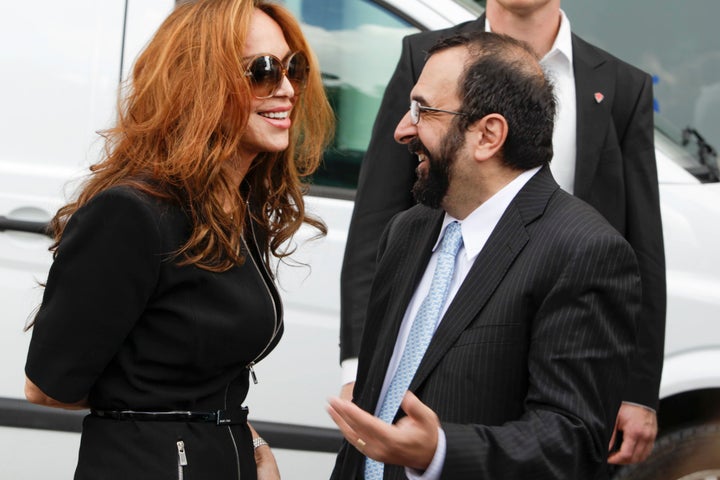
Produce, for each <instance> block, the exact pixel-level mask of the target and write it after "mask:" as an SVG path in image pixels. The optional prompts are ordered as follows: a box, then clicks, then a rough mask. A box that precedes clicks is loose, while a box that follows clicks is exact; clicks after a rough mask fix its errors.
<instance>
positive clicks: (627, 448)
mask: <svg viewBox="0 0 720 480" xmlns="http://www.w3.org/2000/svg"><path fill="white" fill-rule="evenodd" d="M618 431H621V432H622V435H623V436H622V444H621V445H620V449H619V450H618V451H617V452H615V453H613V454H611V455H610V456H609V457H608V463H613V464H616V465H629V464H632V463H639V462H642V461H643V460H645V459H646V458H647V457H648V456H649V455H650V452H652V449H653V445H654V444H655V436H656V435H657V431H658V424H657V414H656V413H655V412H654V411H653V410H651V409H649V408H645V407H642V406H640V405H633V404H632V403H625V402H623V404H622V405H621V406H620V411H619V412H618V416H617V421H616V422H615V429H614V430H613V434H612V438H611V439H610V449H612V447H613V445H614V443H615V438H616V436H617V432H618Z"/></svg>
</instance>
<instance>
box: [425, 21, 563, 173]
mask: <svg viewBox="0 0 720 480" xmlns="http://www.w3.org/2000/svg"><path fill="white" fill-rule="evenodd" d="M459 46H465V47H467V48H468V50H469V51H470V54H471V60H470V63H469V64H468V65H466V67H465V70H464V72H463V76H462V77H461V78H460V79H459V83H458V91H459V95H460V98H461V99H462V107H461V110H460V111H461V112H462V113H464V114H465V115H458V116H456V117H455V119H454V123H455V128H457V129H458V130H459V131H460V132H464V131H465V130H467V129H468V128H469V127H470V125H472V124H473V123H475V122H476V121H478V120H480V119H481V118H483V117H485V116H486V115H489V114H491V113H497V114H500V115H502V116H503V117H504V118H505V120H506V121H507V124H508V135H507V139H506V140H505V144H504V145H503V148H502V157H503V161H504V162H505V164H506V165H508V166H509V167H512V168H516V169H521V170H528V169H530V168H534V167H538V166H541V165H545V164H547V163H549V162H550V160H551V159H552V156H553V149H552V135H553V124H554V121H555V104H556V101H555V96H554V94H553V89H552V85H551V83H550V82H549V81H548V79H547V78H546V76H545V74H544V73H543V71H542V68H540V66H539V64H538V61H537V56H536V55H535V54H534V53H533V51H532V50H531V49H530V48H529V47H528V46H527V45H526V44H525V43H523V42H521V41H519V40H515V39H513V38H511V37H508V36H507V35H499V34H496V33H490V32H472V33H464V34H458V35H454V36H452V37H448V38H444V39H441V40H440V41H438V42H437V43H436V44H435V45H434V46H433V47H432V48H431V49H430V50H429V51H428V56H431V55H433V54H434V53H437V52H439V51H441V50H446V49H449V48H454V47H459Z"/></svg>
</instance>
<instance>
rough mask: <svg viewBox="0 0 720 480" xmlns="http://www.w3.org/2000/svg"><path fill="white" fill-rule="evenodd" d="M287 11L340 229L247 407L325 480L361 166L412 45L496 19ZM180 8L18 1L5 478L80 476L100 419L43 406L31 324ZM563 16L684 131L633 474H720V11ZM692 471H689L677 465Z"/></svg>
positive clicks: (675, 136)
mask: <svg viewBox="0 0 720 480" xmlns="http://www.w3.org/2000/svg"><path fill="white" fill-rule="evenodd" d="M284 3H285V4H286V5H288V6H289V7H290V8H291V9H292V10H293V12H294V13H295V14H296V15H297V17H298V18H300V19H301V21H302V23H303V25H304V28H305V32H306V34H307V36H308V38H309V39H310V41H311V43H312V44H313V47H314V49H315V51H316V53H317V55H318V57H319V58H320V63H321V67H322V68H323V78H324V79H325V82H326V87H327V91H328V94H329V96H330V98H331V101H332V103H333V106H334V107H335V109H336V112H337V115H338V118H339V123H338V129H337V134H336V137H335V143H334V145H333V148H331V149H329V150H328V152H327V155H326V162H325V168H324V169H323V170H322V171H321V172H319V173H318V174H317V175H316V176H315V179H314V186H313V188H312V190H311V193H310V195H309V196H308V199H307V201H308V207H309V209H310V210H312V211H313V212H314V213H316V214H317V215H319V216H320V217H322V218H323V219H324V220H325V222H326V223H327V225H328V227H329V234H328V236H327V237H326V238H324V239H322V240H319V241H311V242H305V241H304V238H302V235H299V236H298V237H299V238H297V239H296V242H298V244H300V249H299V252H298V253H299V257H300V258H299V260H301V261H302V262H304V263H306V264H308V265H310V267H291V268H285V267H283V268H282V271H281V273H280V285H281V287H282V288H283V289H284V290H283V291H284V302H285V307H286V315H285V322H286V333H285V336H284V338H283V340H282V342H281V343H280V345H279V347H278V348H277V349H276V350H275V351H274V352H273V353H272V355H270V356H269V357H268V358H267V359H265V360H263V362H261V363H260V364H259V365H258V366H257V367H256V372H257V375H258V378H259V384H258V385H254V386H253V387H252V388H251V392H250V397H249V398H248V401H247V404H248V405H249V406H250V408H251V420H252V421H253V424H254V425H255V427H256V428H257V429H258V430H259V431H260V432H261V433H262V434H263V436H264V437H265V438H266V439H268V441H269V442H270V443H271V444H272V445H273V446H274V447H275V451H276V455H277V457H278V461H279V464H280V469H281V472H282V474H283V478H284V479H286V480H307V479H313V480H314V479H322V478H327V477H328V476H329V474H330V471H331V469H332V465H333V462H334V452H335V451H336V449H337V447H338V445H339V441H340V440H339V439H340V435H339V433H338V432H337V430H336V429H335V428H334V426H333V424H332V422H331V420H330V419H329V417H328V416H327V414H326V413H325V399H326V398H327V397H328V396H329V395H334V394H336V393H337V392H338V391H339V380H340V377H339V367H338V358H339V352H338V347H337V345H338V338H339V334H338V331H339V279H340V266H341V262H342V254H343V250H344V245H345V238H346V233H347V229H348V224H349V221H350V214H351V212H352V206H353V203H352V200H353V196H354V189H355V186H356V181H357V172H358V169H359V164H360V160H361V159H362V155H363V153H364V150H365V147H366V145H367V142H368V140H369V136H370V129H371V127H372V123H373V119H374V117H375V114H376V112H377V108H378V106H379V102H380V98H381V96H382V94H383V90H384V88H385V84H386V82H387V80H388V79H389V77H390V75H391V73H392V71H393V69H394V67H395V64H396V62H397V58H398V55H399V50H400V45H401V41H400V40H401V38H402V37H403V36H405V35H407V34H410V33H414V32H417V31H420V30H426V29H438V28H444V27H447V26H450V25H452V24H455V23H458V22H461V21H465V20H469V19H473V18H475V17H476V16H477V15H478V14H479V13H480V12H481V10H482V9H481V8H480V7H479V6H478V5H477V3H476V2H473V1H470V0H286V1H285V2H284ZM660 3H662V4H663V5H662V6H659V4H660ZM676 3H677V4H676ZM173 4H174V1H173V0H103V1H102V2H98V1H96V0H61V1H58V0H35V1H33V2H7V5H4V6H3V11H2V14H1V15H0V44H1V45H2V48H1V49H0V65H2V75H0V478H2V479H12V480H35V479H40V478H57V479H70V478H72V474H73V471H74V466H75V463H76V459H77V450H78V445H79V431H80V419H81V418H82V415H83V413H82V412H69V411H63V410H54V409H46V408H41V407H36V406H33V405H30V404H28V403H27V402H26V401H25V400H24V395H23V383H24V373H23V366H24V364H25V355H26V352H27V345H28V341H29V336H30V335H29V333H23V326H24V325H25V322H26V320H27V319H28V318H30V317H32V314H33V311H34V309H35V308H36V307H37V305H38V303H39V301H40V298H41V294H42V290H41V288H40V287H39V286H38V284H39V282H42V281H43V280H44V279H45V278H46V275H47V271H48V268H49V265H50V262H51V255H50V253H49V252H48V251H47V248H48V246H49V244H50V240H49V238H47V237H46V236H45V235H43V234H42V232H43V228H44V225H45V222H47V221H48V220H49V219H50V218H51V217H52V215H53V214H54V213H55V211H56V210H57V208H58V207H59V206H61V205H62V204H63V203H65V201H66V200H67V198H68V195H70V194H72V191H73V185H74V184H76V180H77V179H78V178H80V177H81V176H82V175H84V174H86V172H87V166H88V165H89V164H91V163H93V162H95V161H97V159H98V158H99V152H100V148H101V147H102V143H101V141H100V138H99V137H98V135H97V134H96V133H95V131H97V130H100V129H102V128H104V127H106V126H108V125H110V123H111V122H112V120H113V117H114V111H115V100H116V94H117V88H118V84H119V81H120V79H121V78H123V77H124V76H125V75H126V74H127V72H128V71H129V68H130V66H131V64H132V61H133V59H134V58H135V56H136V55H137V53H138V51H139V50H140V49H141V48H142V46H143V45H144V43H145V42H146V41H147V39H148V38H149V37H150V35H151V34H152V33H153V31H154V30H155V28H156V27H157V26H158V25H159V23H160V22H161V21H162V20H163V18H164V17H165V16H166V15H167V14H168V12H169V11H170V10H171V9H172V7H173ZM563 8H564V9H565V11H566V13H567V14H568V16H569V17H570V19H571V23H572V25H573V29H574V30H575V31H576V32H577V33H579V34H580V35H581V36H584V37H585V38H586V39H587V40H589V41H591V42H592V43H595V44H597V45H599V46H602V47H604V48H606V49H608V50H609V51H611V52H612V53H614V54H615V55H617V56H619V57H620V58H623V59H625V60H627V61H629V62H631V63H634V64H635V65H637V66H639V67H640V68H643V69H644V70H646V71H648V72H651V73H653V74H654V75H656V76H657V77H656V78H657V84H656V86H655V92H656V98H657V100H656V107H657V108H656V109H657V110H658V117H657V120H658V121H657V123H658V126H659V125H661V122H662V124H663V125H664V123H665V122H666V121H667V122H668V123H670V122H672V123H674V124H676V125H680V126H682V129H678V130H676V131H675V130H673V128H672V127H663V129H662V130H661V129H660V128H658V129H657V131H656V150H657V151H656V153H657V161H658V172H659V180H660V196H661V207H662V214H663V222H664V233H665V246H666V257H667V259H666V260H667V269H668V272H667V273H668V275H667V277H668V320H667V321H668V324H667V340H666V356H665V369H664V374H663V380H662V386H661V397H662V401H661V406H660V410H659V420H660V428H661V432H660V435H661V437H660V441H659V442H658V447H657V448H656V451H655V453H654V454H653V457H652V458H651V460H650V461H649V462H646V463H645V464H643V465H641V466H640V467H637V468H633V469H626V470H624V471H623V472H621V473H619V474H618V478H633V479H657V478H660V474H659V473H658V472H661V471H662V472H673V473H672V474H671V475H673V476H672V477H668V478H677V479H679V478H686V479H695V478H702V479H718V478H720V453H718V452H720V427H718V426H717V423H713V422H720V244H719V241H720V183H718V176H717V159H716V156H715V155H713V149H712V147H711V145H713V144H714V145H720V121H717V115H718V114H717V113H716V112H718V111H720V109H718V108H717V103H718V101H720V62H719V61H718V58H719V57H720V39H719V37H718V36H717V34H716V33H715V31H716V29H715V26H714V23H713V22H714V21H715V18H717V15H714V14H717V13H719V12H720V4H717V1H716V0H696V2H693V4H692V6H690V5H687V4H684V3H682V2H671V1H670V0H662V1H661V0H636V1H634V2H625V3H624V4H623V5H622V7H619V6H615V7H614V8H613V9H611V8H610V7H609V6H608V4H607V3H606V2H597V1H593V0H572V1H569V0H568V1H567V2H565V4H564V5H563ZM663 22H668V23H663ZM608 25H612V26H613V28H611V29H608V28H607V26H608ZM713 105H715V108H713ZM713 115H714V116H715V117H713ZM683 129H684V131H685V134H684V135H682V131H683ZM683 138H685V139H686V140H687V145H683ZM701 139H702V140H703V142H700V141H699V140H701ZM288 392H293V393H292V396H290V395H289V394H288ZM713 449H714V450H713ZM704 451H706V452H708V453H706V454H704V456H703V455H695V454H702V452H704ZM690 452H692V453H693V455H691V454H690ZM680 463H686V464H687V466H686V468H685V469H684V470H682V471H680V470H677V471H673V470H672V468H671V466H672V465H678V464H680ZM663 478H664V477H663Z"/></svg>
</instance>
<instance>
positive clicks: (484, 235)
mask: <svg viewBox="0 0 720 480" xmlns="http://www.w3.org/2000/svg"><path fill="white" fill-rule="evenodd" d="M540 168H542V167H536V168H531V169H530V170H526V171H524V172H522V173H521V174H520V175H518V176H517V177H515V178H514V179H513V180H512V181H511V182H510V183H508V184H507V185H505V186H504V187H503V188H502V189H500V190H499V191H498V192H497V193H495V195H493V196H492V197H490V198H489V199H487V200H486V201H485V202H483V203H482V204H481V205H480V206H478V207H477V208H476V209H475V210H473V211H472V213H470V215H468V216H467V217H466V218H465V220H463V221H460V220H458V219H456V218H454V217H452V216H451V215H450V214H448V213H445V218H444V219H443V224H442V228H441V229H440V235H438V239H437V241H436V242H435V246H434V247H433V251H435V250H436V249H437V247H438V246H439V245H440V241H441V240H442V238H443V235H445V229H446V228H447V226H448V225H449V224H450V223H451V222H459V223H460V230H461V231H462V237H463V246H464V252H465V255H467V258H468V260H472V259H474V258H475V257H476V256H477V255H478V254H479V253H480V250H482V248H483V247H484V246H485V242H486V241H487V239H488V238H489V237H490V234H491V233H492V232H493V230H495V226H496V225H497V223H498V222H499V221H500V217H502V215H503V213H505V210H507V207H508V205H510V202H512V200H513V198H515V196H516V195H517V194H518V192H519V191H520V190H521V189H522V188H523V187H524V186H525V184H526V183H527V182H528V181H529V180H530V179H531V178H532V177H533V176H534V175H535V174H536V173H537V172H538V171H540Z"/></svg>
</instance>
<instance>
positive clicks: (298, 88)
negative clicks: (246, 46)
mask: <svg viewBox="0 0 720 480" xmlns="http://www.w3.org/2000/svg"><path fill="white" fill-rule="evenodd" d="M297 55H301V56H302V57H304V58H305V64H306V67H305V78H304V79H303V80H302V82H299V83H297V85H296V82H295V81H293V80H291V79H290V77H288V75H287V74H288V68H289V66H290V62H291V61H292V60H293V58H295V57H296V56H297ZM263 57H269V58H271V59H273V60H275V61H277V63H278V64H279V65H280V72H281V75H280V78H279V80H278V82H277V84H276V85H275V86H274V87H273V88H272V90H271V91H270V94H269V95H263V96H259V95H255V92H254V91H253V96H254V97H255V98H257V99H260V100H262V99H266V98H271V97H273V96H274V95H275V94H276V93H277V91H278V90H279V89H280V87H281V86H282V83H283V80H284V79H285V78H287V79H288V81H289V82H290V84H291V85H292V87H293V90H295V94H296V95H298V94H300V93H301V92H302V91H303V90H305V86H306V85H307V81H308V77H309V72H310V61H309V60H308V58H307V55H305V53H304V52H303V51H302V50H298V51H296V52H290V53H289V54H288V55H287V56H286V57H285V58H286V59H285V60H284V61H283V60H282V59H280V58H278V57H276V56H275V55H272V54H270V53H260V54H257V55H253V56H250V57H247V58H244V59H243V61H244V62H245V71H244V74H243V75H244V76H245V77H250V83H251V86H252V81H253V78H254V76H253V74H252V72H251V71H250V67H251V66H252V64H253V63H255V61H256V60H257V59H258V58H263Z"/></svg>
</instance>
